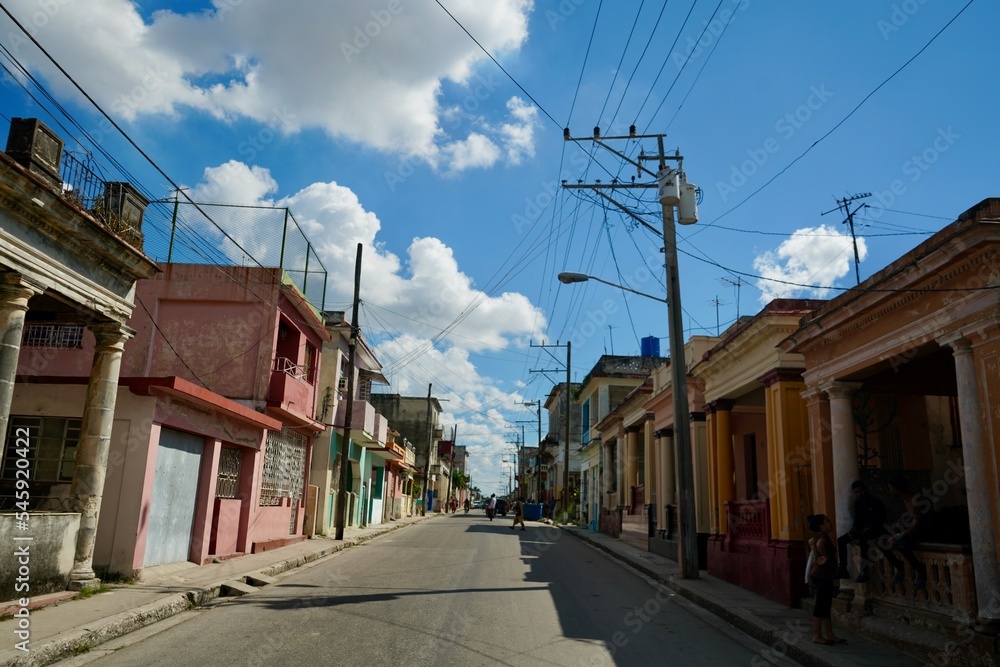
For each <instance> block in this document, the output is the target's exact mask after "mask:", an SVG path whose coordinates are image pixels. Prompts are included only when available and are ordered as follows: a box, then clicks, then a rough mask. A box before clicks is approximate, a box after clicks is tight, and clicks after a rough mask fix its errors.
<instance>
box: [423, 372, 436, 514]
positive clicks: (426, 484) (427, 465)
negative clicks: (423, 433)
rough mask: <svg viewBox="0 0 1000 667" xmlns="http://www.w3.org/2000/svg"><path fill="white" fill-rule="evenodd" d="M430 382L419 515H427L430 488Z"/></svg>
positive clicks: (431, 434) (431, 430)
mask: <svg viewBox="0 0 1000 667" xmlns="http://www.w3.org/2000/svg"><path fill="white" fill-rule="evenodd" d="M431 387H432V385H431V383H429V382H428V383H427V457H426V459H425V460H424V502H422V503H420V516H427V500H428V495H427V494H428V492H429V491H430V488H431V438H432V437H433V436H434V428H433V424H432V423H431Z"/></svg>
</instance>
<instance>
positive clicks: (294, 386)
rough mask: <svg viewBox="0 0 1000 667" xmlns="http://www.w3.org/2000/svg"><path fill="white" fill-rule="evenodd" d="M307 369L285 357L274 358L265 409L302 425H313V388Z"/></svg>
mask: <svg viewBox="0 0 1000 667" xmlns="http://www.w3.org/2000/svg"><path fill="white" fill-rule="evenodd" d="M309 379H310V378H309V373H308V371H307V369H305V368H303V367H302V366H299V365H298V364H296V363H294V362H293V361H292V360H291V359H288V358H286V357H275V359H274V365H273V366H272V368H271V379H270V382H269V384H268V388H267V407H268V408H269V409H271V410H273V411H275V412H277V413H279V414H280V415H281V416H282V417H285V418H289V419H291V420H293V421H296V422H298V423H300V424H302V425H308V424H313V423H314V419H313V416H314V415H313V406H314V405H315V400H314V398H315V397H314V389H315V388H314V387H313V385H312V384H310V383H309Z"/></svg>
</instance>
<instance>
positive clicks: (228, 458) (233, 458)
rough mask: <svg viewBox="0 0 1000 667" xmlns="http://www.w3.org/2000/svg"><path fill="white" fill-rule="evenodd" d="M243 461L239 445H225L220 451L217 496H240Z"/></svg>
mask: <svg viewBox="0 0 1000 667" xmlns="http://www.w3.org/2000/svg"><path fill="white" fill-rule="evenodd" d="M242 461H243V452H242V451H241V450H240V448H239V447H223V448H222V450H221V451H220V452H219V472H218V474H217V475H216V477H215V497H216V498H236V497H238V496H239V492H240V465H241V463H242Z"/></svg>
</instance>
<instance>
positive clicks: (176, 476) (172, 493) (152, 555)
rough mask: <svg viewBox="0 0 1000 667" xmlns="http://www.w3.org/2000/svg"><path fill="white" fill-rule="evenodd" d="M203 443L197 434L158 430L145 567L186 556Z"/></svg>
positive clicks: (175, 560) (183, 558)
mask: <svg viewBox="0 0 1000 667" xmlns="http://www.w3.org/2000/svg"><path fill="white" fill-rule="evenodd" d="M203 447H204V442H203V440H202V438H200V437H198V436H195V435H190V434H188V433H181V432H180V431H173V430H170V429H166V428H165V429H162V430H161V431H160V443H159V447H158V448H157V452H156V471H155V473H154V475H153V497H152V500H151V502H150V505H149V524H148V529H147V531H146V554H145V556H144V557H143V561H142V564H143V566H144V567H151V566H153V565H162V564H164V563H177V562H180V561H186V560H187V559H188V554H189V553H190V551H191V529H192V526H193V524H194V510H195V502H196V501H197V499H198V472H199V470H200V468H201V454H202V449H203Z"/></svg>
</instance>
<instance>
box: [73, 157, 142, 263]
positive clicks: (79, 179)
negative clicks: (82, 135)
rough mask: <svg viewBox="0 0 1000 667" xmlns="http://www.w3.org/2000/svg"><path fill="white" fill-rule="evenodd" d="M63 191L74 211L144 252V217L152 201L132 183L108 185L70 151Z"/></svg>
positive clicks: (109, 183) (108, 183) (110, 183)
mask: <svg viewBox="0 0 1000 667" xmlns="http://www.w3.org/2000/svg"><path fill="white" fill-rule="evenodd" d="M61 176H62V191H63V199H65V200H66V201H67V202H68V203H69V204H71V205H72V206H73V207H74V208H77V209H79V210H80V211H82V212H84V213H89V214H90V215H92V216H93V217H95V218H97V220H98V221H99V222H100V223H101V224H102V225H103V226H104V227H106V228H107V229H108V231H110V232H111V233H112V234H114V235H115V236H117V237H118V238H120V239H121V240H123V241H125V242H126V243H128V244H129V245H131V246H133V247H135V248H137V249H139V250H141V249H142V240H143V237H142V218H143V215H144V214H145V211H146V206H147V205H148V204H149V200H147V199H146V198H145V197H143V196H142V195H141V194H139V191H138V190H136V189H135V188H134V187H132V185H130V184H129V183H118V182H105V181H104V180H102V179H101V178H100V177H99V176H98V175H97V174H95V173H94V172H93V171H91V170H90V168H89V167H88V166H87V165H86V164H85V163H84V162H82V161H80V160H79V159H77V158H76V157H75V156H74V155H73V154H72V153H70V152H69V151H65V152H64V153H63V158H62V171H61Z"/></svg>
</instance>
